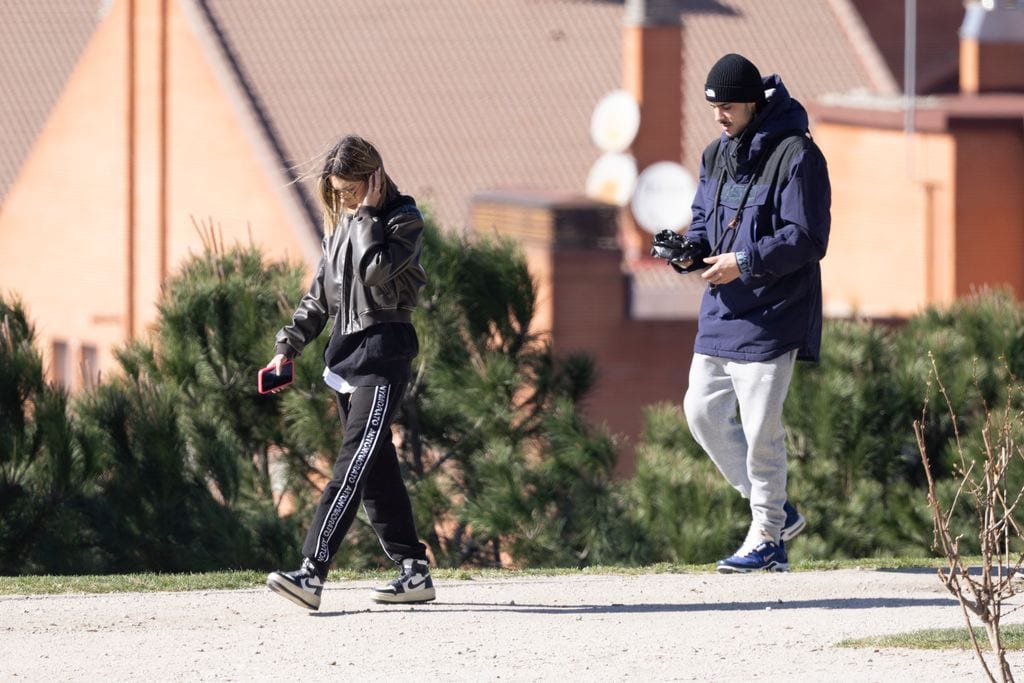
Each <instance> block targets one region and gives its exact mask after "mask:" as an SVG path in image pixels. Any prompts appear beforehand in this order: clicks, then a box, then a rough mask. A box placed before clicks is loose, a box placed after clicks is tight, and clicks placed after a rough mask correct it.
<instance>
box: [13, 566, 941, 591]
mask: <svg viewBox="0 0 1024 683" xmlns="http://www.w3.org/2000/svg"><path fill="white" fill-rule="evenodd" d="M940 566H943V563H942V562H941V561H940V560H938V559H934V558H933V559H920V558H916V559H915V558H870V559H864V560H830V561H812V562H795V563H793V566H792V570H793V571H823V570H829V569H853V568H861V569H900V568H908V567H940ZM711 571H714V565H709V564H693V565H676V564H656V565H651V566H647V567H588V568H586V569H583V570H580V569H525V570H512V569H432V570H431V573H432V574H433V575H434V576H435V577H437V578H439V579H456V580H472V579H476V578H495V577H514V576H565V575H572V574H579V573H581V572H582V573H587V574H620V575H633V574H666V573H668V574H671V573H675V574H682V573H687V574H692V573H702V572H711ZM390 575H391V572H389V571H368V572H355V571H348V570H335V571H332V572H331V577H330V578H331V580H334V581H337V580H340V579H350V580H351V579H371V580H375V579H379V578H382V577H385V576H390ZM266 576H267V575H266V572H262V571H248V570H247V571H221V572H204V573H198V574H151V573H147V574H121V575H106V576H0V595H45V594H53V593H117V592H129V591H133V592H150V591H192V590H211V589H233V588H256V587H260V586H263V584H264V581H265V580H266Z"/></svg>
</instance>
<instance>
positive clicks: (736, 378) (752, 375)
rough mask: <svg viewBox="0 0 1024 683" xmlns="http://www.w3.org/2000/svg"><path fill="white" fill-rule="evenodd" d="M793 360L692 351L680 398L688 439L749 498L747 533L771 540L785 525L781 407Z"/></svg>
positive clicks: (793, 357) (790, 356)
mask: <svg viewBox="0 0 1024 683" xmlns="http://www.w3.org/2000/svg"><path fill="white" fill-rule="evenodd" d="M795 362H796V351H790V352H788V353H785V354H783V355H781V356H779V357H778V358H774V359H772V360H770V361H763V362H753V361H738V360H731V359H728V358H716V357H714V356H705V355H703V354H699V353H695V354H694V355H693V363H692V365H691V366H690V386H689V388H688V389H687V391H686V397H685V398H684V399H683V410H684V411H685V413H686V421H687V423H688V424H689V426H690V432H691V433H692V434H693V437H694V438H695V439H696V440H697V443H699V444H700V445H701V447H702V448H703V449H704V450H705V451H706V452H707V454H708V456H710V458H711V460H712V461H714V463H715V465H717V466H718V469H719V470H721V472H722V474H723V475H725V478H726V480H727V481H728V482H729V483H730V484H732V485H733V486H734V487H735V488H736V490H737V491H739V492H740V494H741V495H742V496H743V497H744V498H747V499H749V500H750V512H751V517H752V519H753V524H752V527H751V528H752V530H754V529H755V528H760V530H761V532H762V533H764V534H766V535H769V536H771V537H772V538H774V539H775V541H776V542H778V540H779V533H780V531H781V529H782V525H783V523H784V522H785V521H786V514H785V513H784V512H783V511H782V505H783V503H785V502H786V439H785V432H784V431H783V428H782V406H783V404H784V403H785V401H786V393H787V392H788V391H789V381H790V379H792V377H793V365H794V364H795ZM737 407H738V408H739V420H737V414H736V409H737Z"/></svg>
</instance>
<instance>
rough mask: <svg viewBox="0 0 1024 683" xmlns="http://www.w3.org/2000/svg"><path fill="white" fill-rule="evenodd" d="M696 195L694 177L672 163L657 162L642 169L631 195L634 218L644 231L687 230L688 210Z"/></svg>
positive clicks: (690, 216) (688, 223)
mask: <svg viewBox="0 0 1024 683" xmlns="http://www.w3.org/2000/svg"><path fill="white" fill-rule="evenodd" d="M696 192H697V184H696V183H695V182H694V180H693V176H692V175H690V172H689V171H687V170H686V169H685V168H683V167H682V166H680V165H679V164H677V163H675V162H674V161H659V162H657V163H655V164H651V165H650V166H648V167H647V168H645V169H644V172H643V173H641V174H640V177H639V178H637V181H636V190H635V191H634V192H633V204H632V207H631V208H632V209H633V218H634V219H635V220H636V222H637V223H639V224H640V227H642V228H643V229H644V230H646V231H647V232H649V233H652V234H654V233H656V232H658V231H659V230H676V231H679V230H681V229H683V228H686V227H689V225H690V220H691V219H692V218H693V214H692V213H691V212H690V206H691V205H692V204H693V196H694V194H696Z"/></svg>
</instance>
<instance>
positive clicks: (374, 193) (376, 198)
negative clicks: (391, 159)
mask: <svg viewBox="0 0 1024 683" xmlns="http://www.w3.org/2000/svg"><path fill="white" fill-rule="evenodd" d="M383 189H384V169H382V168H378V169H377V170H376V171H374V172H373V173H371V174H370V177H369V178H367V179H366V194H365V195H364V196H363V202H362V205H363V206H372V207H375V208H376V207H377V206H379V205H380V196H381V193H382V192H383Z"/></svg>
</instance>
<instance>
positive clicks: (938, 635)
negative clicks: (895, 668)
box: [836, 624, 1024, 651]
mask: <svg viewBox="0 0 1024 683" xmlns="http://www.w3.org/2000/svg"><path fill="white" fill-rule="evenodd" d="M999 635H1000V638H1001V639H1002V641H1003V647H1005V648H1006V649H1007V650H1024V624H1004V625H1002V626H1000V627H999ZM974 636H975V637H976V638H977V639H978V644H979V645H981V648H982V650H986V651H988V650H991V649H992V648H990V647H989V644H988V635H987V634H986V633H985V629H984V628H982V627H981V626H976V627H975V628H974ZM836 646H837V647H871V648H876V649H878V648H897V647H903V648H909V649H913V650H972V649H974V646H973V645H971V640H970V638H969V637H968V636H967V628H966V627H964V628H932V629H925V630H923V631H910V632H907V633H896V634H893V635H888V636H872V637H869V638H851V639H849V640H843V641H840V642H838V643H836Z"/></svg>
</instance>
